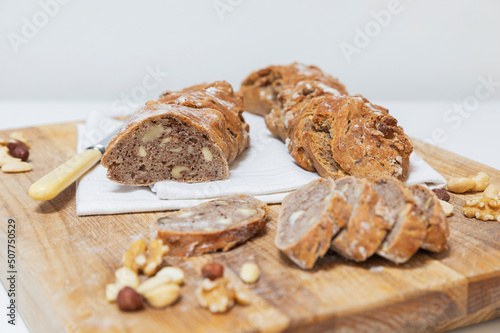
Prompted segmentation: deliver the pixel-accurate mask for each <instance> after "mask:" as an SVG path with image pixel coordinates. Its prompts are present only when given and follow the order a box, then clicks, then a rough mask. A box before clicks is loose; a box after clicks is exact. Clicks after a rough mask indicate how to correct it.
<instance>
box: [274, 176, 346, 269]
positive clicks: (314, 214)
mask: <svg viewBox="0 0 500 333" xmlns="http://www.w3.org/2000/svg"><path fill="white" fill-rule="evenodd" d="M349 215H350V207H349V205H347V204H346V203H345V200H344V195H343V194H342V193H340V192H338V191H336V190H335V182H334V181H333V180H331V179H324V178H320V179H317V180H315V181H313V182H311V183H309V184H307V185H305V186H304V187H302V188H300V189H298V190H296V191H294V192H293V193H291V194H289V195H287V196H286V197H285V198H284V199H283V203H282V206H281V210H280V214H279V217H278V230H277V234H276V240H275V244H276V247H277V248H278V249H280V250H281V251H282V252H283V253H284V254H286V255H287V256H288V257H289V258H290V259H291V260H292V261H293V262H295V263H296V264H297V265H298V266H299V267H301V268H302V269H310V268H312V267H313V266H314V264H315V263H316V261H317V259H318V258H321V257H323V256H324V255H325V254H326V252H327V251H328V248H329V247H330V243H331V239H332V237H333V236H334V235H335V234H336V233H337V232H338V231H339V230H340V229H341V228H342V227H343V226H344V225H345V223H346V221H347V218H348V217H349Z"/></svg>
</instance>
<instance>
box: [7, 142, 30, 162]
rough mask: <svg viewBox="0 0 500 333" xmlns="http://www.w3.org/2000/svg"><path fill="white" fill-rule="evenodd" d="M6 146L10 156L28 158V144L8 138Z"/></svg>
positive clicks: (24, 159)
mask: <svg viewBox="0 0 500 333" xmlns="http://www.w3.org/2000/svg"><path fill="white" fill-rule="evenodd" d="M7 148H8V149H9V154H10V155H11V156H12V157H15V158H20V159H21V160H22V161H26V160H28V157H29V155H30V152H29V149H28V146H26V144H25V143H24V142H22V141H19V140H9V141H8V142H7Z"/></svg>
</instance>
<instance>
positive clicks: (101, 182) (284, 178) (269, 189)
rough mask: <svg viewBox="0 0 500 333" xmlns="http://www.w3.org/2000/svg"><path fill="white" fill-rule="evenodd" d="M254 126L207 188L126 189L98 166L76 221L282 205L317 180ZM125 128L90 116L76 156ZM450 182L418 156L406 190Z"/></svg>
mask: <svg viewBox="0 0 500 333" xmlns="http://www.w3.org/2000/svg"><path fill="white" fill-rule="evenodd" d="M244 117H245V120H246V122H247V123H248V124H249V125H250V147H249V148H247V149H246V150H245V151H244V152H243V153H242V154H241V155H240V156H238V158H236V160H234V161H233V162H232V163H231V164H230V170H229V178H228V179H226V180H221V181H214V182H208V183H196V184H187V183H179V182H172V181H166V182H158V183H156V184H154V185H152V186H150V187H148V186H125V185H120V184H116V183H114V182H112V181H110V180H108V179H107V178H106V169H105V168H104V167H103V166H101V165H97V166H96V167H95V168H93V169H92V170H90V171H89V172H88V173H87V174H86V175H85V176H83V177H82V178H81V179H80V180H79V181H78V183H77V190H76V210H77V214H78V215H99V214H119V213H132V212H148V211H162V210H172V209H180V208H186V207H191V206H194V205H197V204H199V203H202V202H205V201H207V200H211V199H212V198H216V197H220V196H225V195H231V194H234V193H246V194H250V195H254V196H255V197H256V198H258V199H260V200H262V201H264V202H267V203H279V202H281V201H282V200H283V198H284V197H285V196H286V195H287V194H288V193H290V192H291V191H293V190H295V189H297V188H299V187H301V186H303V185H305V184H307V183H309V182H311V181H312V180H314V179H316V178H319V175H318V174H317V173H315V172H309V171H306V170H304V169H302V168H301V167H299V166H298V165H297V164H296V163H295V161H294V160H293V159H292V157H291V156H290V154H289V153H288V150H287V148H286V146H285V145H284V144H283V143H282V142H281V141H279V140H278V139H276V138H274V137H273V136H272V135H271V133H270V132H269V130H268V129H267V128H266V125H265V122H264V119H263V118H262V117H259V116H256V115H253V114H249V113H245V114H244ZM122 124H123V123H122V122H119V121H116V120H114V119H112V118H110V117H109V116H107V115H106V114H103V113H99V112H92V113H91V114H90V116H89V118H88V119H87V121H86V123H85V125H83V124H82V125H79V126H78V151H79V152H80V151H82V150H84V149H85V148H86V147H88V146H90V145H92V144H93V143H95V142H98V141H99V140H100V139H101V138H103V137H104V136H106V135H107V134H109V133H112V132H113V131H116V130H117V129H118V128H119V127H120V126H121V125H122ZM445 183H446V180H445V179H444V178H443V177H442V176H441V175H440V174H439V173H437V172H436V171H435V170H434V169H433V168H432V167H431V166H430V165H428V164H427V163H426V162H425V161H424V160H422V159H421V158H420V157H419V156H418V155H417V154H415V153H414V154H412V156H411V158H410V175H409V177H408V179H407V181H406V184H407V185H413V184H426V185H428V186H429V187H431V188H435V187H442V186H444V184H445Z"/></svg>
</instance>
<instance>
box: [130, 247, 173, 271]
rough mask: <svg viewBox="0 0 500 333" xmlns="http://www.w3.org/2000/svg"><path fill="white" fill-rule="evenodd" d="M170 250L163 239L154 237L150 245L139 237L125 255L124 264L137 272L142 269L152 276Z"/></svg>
mask: <svg viewBox="0 0 500 333" xmlns="http://www.w3.org/2000/svg"><path fill="white" fill-rule="evenodd" d="M168 250H169V248H168V246H167V245H163V242H162V240H161V239H153V240H152V241H151V242H150V243H149V246H148V245H147V244H146V241H145V240H144V239H138V240H136V241H135V242H133V243H132V244H131V245H130V248H129V249H128V250H127V252H125V254H124V255H123V261H122V265H123V266H124V267H128V268H130V269H131V270H133V271H134V272H136V273H138V272H139V271H142V272H143V273H144V274H145V275H147V276H152V275H154V274H155V273H156V272H157V271H158V268H159V267H160V265H161V263H162V261H163V257H164V256H165V255H166V254H167V253H168Z"/></svg>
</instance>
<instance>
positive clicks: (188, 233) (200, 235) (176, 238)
mask: <svg viewBox="0 0 500 333" xmlns="http://www.w3.org/2000/svg"><path fill="white" fill-rule="evenodd" d="M221 201H226V202H227V203H228V205H225V206H223V207H222V211H221V212H223V213H224V212H225V213H227V214H231V213H232V212H233V211H235V210H236V209H237V208H242V207H244V208H249V209H255V210H256V211H257V214H255V215H252V216H251V217H248V218H247V219H246V220H242V221H239V222H238V223H235V224H229V225H228V226H227V227H225V228H223V229H221V228H218V229H216V230H211V229H212V228H210V230H203V229H201V228H200V229H198V228H197V227H196V220H193V221H192V222H189V223H192V225H190V227H192V229H190V230H176V229H174V228H170V227H169V226H168V223H167V224H163V223H162V222H161V220H162V219H165V218H169V217H171V218H172V219H175V218H176V217H177V216H182V214H185V213H189V212H196V214H200V213H203V212H210V211H211V210H214V208H215V207H216V206H219V205H220V204H219V203H218V202H221ZM219 207H220V206H219ZM268 210H269V209H268V207H267V205H266V204H265V203H264V202H262V201H260V200H257V199H255V198H254V197H252V196H249V195H244V194H234V195H231V196H228V197H222V198H219V199H217V200H213V201H209V202H206V203H203V204H201V205H198V206H195V207H192V208H188V209H183V210H180V211H176V212H172V213H169V214H167V215H165V216H164V217H161V218H159V219H158V220H157V221H156V222H155V223H154V224H153V225H152V227H151V231H152V237H153V238H159V239H161V240H162V241H163V244H166V245H168V246H169V248H170V251H169V253H168V254H169V255H171V256H184V257H190V256H198V255H202V254H205V253H211V252H215V251H218V250H222V251H228V250H230V249H231V248H233V247H234V246H236V245H238V244H241V243H244V242H246V241H247V240H249V239H250V238H252V237H253V236H255V235H256V234H258V233H259V232H261V231H262V230H263V228H264V227H265V225H266V223H267V221H266V217H267V213H268ZM210 224H213V225H214V226H215V224H216V221H211V222H210Z"/></svg>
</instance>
